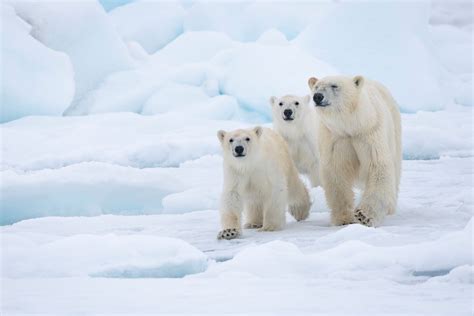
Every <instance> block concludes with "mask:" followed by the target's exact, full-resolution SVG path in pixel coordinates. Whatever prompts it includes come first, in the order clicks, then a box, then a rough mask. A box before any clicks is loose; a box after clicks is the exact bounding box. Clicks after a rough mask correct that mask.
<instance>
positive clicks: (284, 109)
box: [270, 95, 310, 125]
mask: <svg viewBox="0 0 474 316" xmlns="http://www.w3.org/2000/svg"><path fill="white" fill-rule="evenodd" d="M309 100H310V96H309V95H308V96H305V97H298V96H294V95H286V96H284V97H281V98H277V97H271V98H270V105H271V106H272V116H273V122H280V123H285V124H288V125H290V124H291V125H297V124H298V122H299V121H301V120H302V119H303V118H304V115H305V112H306V109H307V106H308V103H309Z"/></svg>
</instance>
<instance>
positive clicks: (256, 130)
mask: <svg viewBox="0 0 474 316" xmlns="http://www.w3.org/2000/svg"><path fill="white" fill-rule="evenodd" d="M253 131H254V132H255V134H256V135H257V136H258V137H260V136H261V135H262V133H263V129H262V127H261V126H256V127H254V128H253Z"/></svg>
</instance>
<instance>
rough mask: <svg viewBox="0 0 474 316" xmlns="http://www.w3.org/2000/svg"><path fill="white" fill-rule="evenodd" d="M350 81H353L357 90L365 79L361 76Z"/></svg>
mask: <svg viewBox="0 0 474 316" xmlns="http://www.w3.org/2000/svg"><path fill="white" fill-rule="evenodd" d="M352 81H354V84H355V85H356V87H357V88H361V87H362V86H363V85H364V81H365V79H364V77H362V76H355V77H354V78H353V79H352Z"/></svg>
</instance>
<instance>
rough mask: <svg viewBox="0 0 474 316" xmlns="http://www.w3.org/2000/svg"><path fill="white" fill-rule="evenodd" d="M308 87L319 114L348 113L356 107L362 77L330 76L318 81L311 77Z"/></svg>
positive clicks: (362, 83) (362, 82)
mask: <svg viewBox="0 0 474 316" xmlns="http://www.w3.org/2000/svg"><path fill="white" fill-rule="evenodd" d="M308 85H309V88H310V89H311V93H312V97H313V101H314V105H315V106H316V109H317V110H318V112H319V113H321V114H325V113H326V114H329V113H333V112H337V113H348V112H349V113H350V112H352V111H354V110H355V108H356V107H357V103H358V100H359V94H360V91H361V89H362V87H363V86H364V77H362V76H355V77H346V76H330V77H325V78H323V79H320V80H318V79H316V78H314V77H311V78H309V79H308Z"/></svg>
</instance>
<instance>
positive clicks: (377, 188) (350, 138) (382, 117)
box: [308, 76, 402, 226]
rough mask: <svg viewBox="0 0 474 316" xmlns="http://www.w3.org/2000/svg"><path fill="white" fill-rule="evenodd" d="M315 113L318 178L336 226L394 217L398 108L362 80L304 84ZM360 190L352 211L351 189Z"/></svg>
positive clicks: (338, 78)
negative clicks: (392, 215)
mask: <svg viewBox="0 0 474 316" xmlns="http://www.w3.org/2000/svg"><path fill="white" fill-rule="evenodd" d="M308 85H309V87H310V89H311V92H312V94H313V101H314V104H315V108H316V111H317V113H318V119H319V123H318V128H319V131H318V148H319V155H320V161H319V166H320V176H321V183H322V187H323V188H324V191H325V195H326V199H327V202H328V205H329V207H330V208H331V211H332V212H331V220H332V222H333V224H335V225H344V224H349V223H352V222H353V221H354V219H355V220H356V221H357V222H359V223H361V224H364V225H366V226H378V225H380V224H381V222H382V220H383V219H384V217H385V215H387V214H393V213H394V212H395V209H396V205H397V196H398V187H399V183H400V173H401V163H402V145H401V122H400V121H401V120H400V111H399V109H398V106H397V103H396V101H395V100H394V98H393V97H392V95H391V94H390V92H389V91H388V89H387V88H385V87H384V86H383V85H382V84H380V83H378V82H376V81H372V80H369V79H365V78H364V77H362V76H356V77H353V78H352V77H346V76H332V77H326V78H323V79H321V80H318V79H316V78H314V77H312V78H310V79H309V80H308ZM354 185H357V186H359V187H360V188H361V189H362V190H363V194H362V198H361V201H360V203H359V205H358V206H357V207H356V208H355V209H354V206H353V204H354V193H353V191H352V189H353V186H354Z"/></svg>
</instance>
